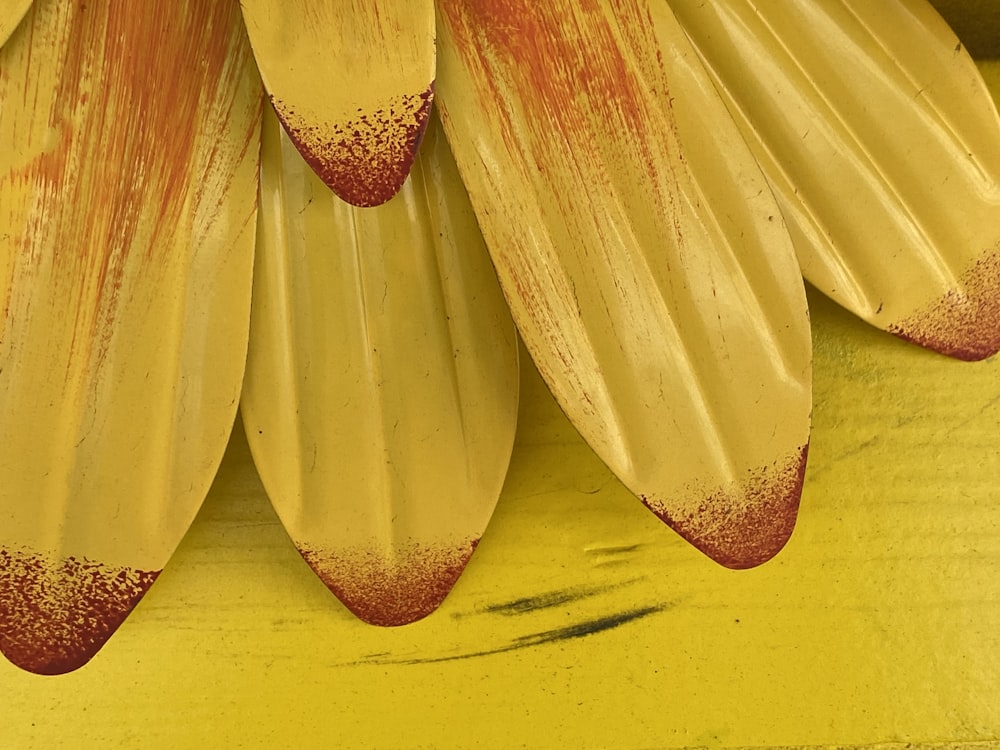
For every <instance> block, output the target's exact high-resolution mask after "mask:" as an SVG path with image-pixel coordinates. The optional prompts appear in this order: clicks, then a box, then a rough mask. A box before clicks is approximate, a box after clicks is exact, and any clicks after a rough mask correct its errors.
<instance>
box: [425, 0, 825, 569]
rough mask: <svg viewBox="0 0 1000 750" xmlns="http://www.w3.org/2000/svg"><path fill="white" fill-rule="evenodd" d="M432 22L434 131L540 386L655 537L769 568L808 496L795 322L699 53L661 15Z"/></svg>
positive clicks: (447, 11) (802, 317)
mask: <svg viewBox="0 0 1000 750" xmlns="http://www.w3.org/2000/svg"><path fill="white" fill-rule="evenodd" d="M438 7H439V13H440V19H441V24H440V28H439V43H440V46H439V50H440V55H441V66H440V71H441V73H440V100H439V101H440V104H441V107H442V111H443V114H442V118H443V120H444V124H445V129H446V132H447V133H448V137H449V140H450V141H451V144H452V147H453V148H454V149H455V154H456V158H457V160H458V164H459V167H460V169H461V171H462V175H463V177H464V179H465V181H466V185H467V186H468V188H469V194H470V197H471V198H472V201H473V205H474V206H475V208H476V212H477V214H478V216H479V220H480V223H481V225H482V228H483V233H484V236H485V237H486V239H487V243H488V246H489V248H490V252H491V254H492V257H493V261H494V264H495V266H496V268H497V273H498V275H499V278H500V281H501V284H502V286H503V288H504V291H505V293H506V295H507V297H508V300H509V301H510V304H511V308H512V311H513V313H514V319H515V321H516V322H517V324H518V327H519V329H520V331H521V334H522V336H523V337H524V340H525V344H526V345H527V348H528V350H529V351H530V352H531V355H532V356H533V357H534V360H535V363H536V364H537V365H538V368H539V370H540V372H541V373H542V376H543V377H544V378H545V380H546V382H547V383H548V385H549V387H550V388H551V390H552V391H553V394H554V395H555V397H556V399H557V400H558V401H559V403H560V405H561V406H562V408H563V409H564V410H565V411H566V413H567V414H568V415H569V417H570V419H572V420H573V422H574V424H575V425H576V427H577V429H579V430H580V432H581V433H582V434H583V436H584V437H585V438H586V439H587V441H588V442H589V443H590V445H591V446H592V447H593V448H594V449H595V451H596V452H597V453H598V455H600V456H601V458H602V459H603V460H604V461H605V462H606V463H607V464H608V466H609V467H610V468H611V469H612V470H613V471H614V472H615V473H616V474H617V476H618V477H619V478H620V479H621V480H622V481H623V482H624V483H625V485H626V486H628V487H629V489H631V490H632V491H633V492H634V493H636V494H637V495H639V496H640V497H642V498H643V500H644V501H645V502H646V503H647V505H649V506H650V508H652V509H654V510H655V511H656V512H657V514H658V515H660V517H661V518H663V519H664V520H665V521H666V522H667V523H669V524H671V525H672V526H673V527H674V528H675V529H677V530H678V531H679V532H680V533H681V534H683V535H684V536H685V537H686V538H687V539H688V540H689V541H691V542H692V543H693V544H694V545H695V546H697V547H699V548H700V549H702V550H703V551H704V552H706V553H707V554H709V555H710V556H712V557H713V558H715V559H716V560H718V561H719V562H722V563H723V564H726V565H730V566H732V567H747V566H749V565H755V564H757V563H760V562H763V561H764V560H765V559H767V558H768V557H770V556H771V555H773V554H774V553H775V552H777V550H778V549H779V548H780V547H781V545H782V544H784V542H785V540H786V539H787V537H788V534H789V533H790V532H791V528H792V525H793V522H794V518H795V515H796V511H797V507H798V501H799V493H800V491H801V481H788V480H787V478H788V477H793V479H794V478H796V477H799V476H800V474H801V466H800V464H802V463H804V457H805V446H806V445H807V443H808V439H809V411H810V400H811V397H810V377H809V375H810V361H811V345H810V337H809V324H808V313H807V310H806V300H805V293H804V289H803V284H802V280H801V276H800V274H799V269H798V265H797V263H796V261H795V257H794V254H793V251H792V247H791V242H790V240H789V238H788V235H787V233H786V231H785V229H784V226H783V224H782V221H781V217H780V214H779V212H778V208H777V206H776V204H775V203H774V199H773V198H772V196H771V194H770V192H769V190H768V189H767V185H766V183H765V181H764V178H763V176H762V175H761V174H760V171H759V170H758V168H757V166H756V163H755V162H754V160H753V157H752V156H751V155H750V153H749V151H748V150H747V148H746V146H745V144H744V143H743V141H742V139H741V137H740V135H739V133H738V132H737V130H736V127H735V125H734V124H733V121H732V118H731V117H730V116H729V114H728V113H727V112H726V110H725V107H724V106H723V104H722V101H721V100H720V99H719V97H718V95H717V94H716V93H715V90H714V88H713V86H712V83H711V81H710V80H709V78H708V74H707V73H706V72H705V71H704V69H703V68H702V66H701V64H700V62H699V60H698V59H697V54H696V53H695V51H694V49H693V48H692V47H691V46H690V44H689V43H688V42H687V40H686V37H685V35H684V33H683V31H682V30H681V29H680V27H679V26H678V25H677V23H676V21H675V20H674V18H673V16H672V15H671V14H670V11H669V9H668V8H667V6H666V4H665V3H662V2H645V1H644V0H615V1H614V2H611V1H604V2H598V1H596V0H587V1H586V2H579V0H563V1H562V2H549V3H533V2H529V1H528V0H448V1H442V2H441V3H439V5H438ZM793 464H794V465H793ZM752 478H759V480H755V481H749V480H750V479H752Z"/></svg>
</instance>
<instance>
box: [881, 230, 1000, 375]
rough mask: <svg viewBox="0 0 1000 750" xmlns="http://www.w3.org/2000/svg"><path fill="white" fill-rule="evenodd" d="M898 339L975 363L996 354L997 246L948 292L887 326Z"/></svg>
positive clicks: (999, 317) (999, 314) (999, 324)
mask: <svg viewBox="0 0 1000 750" xmlns="http://www.w3.org/2000/svg"><path fill="white" fill-rule="evenodd" d="M888 330H889V332H890V333H894V334H896V335H897V336H899V337H900V338H901V339H905V340H906V341H911V342H913V343H915V344H919V345H920V346H925V347H927V348H928V349H933V350H934V351H937V352H941V353H942V354H947V355H948V356H949V357H955V358H956V359H961V360H965V361H967V362H975V361H978V360H981V359H986V358H987V357H990V356H992V355H994V354H996V353H997V352H998V351H1000V244H998V245H997V246H996V247H994V248H993V249H992V250H989V251H988V252H986V253H983V255H981V256H980V257H979V259H978V260H977V261H976V262H975V263H974V264H972V266H971V267H970V268H969V269H968V270H967V271H966V272H965V273H963V274H962V276H961V278H960V279H959V284H958V288H957V289H952V290H951V291H949V292H948V293H947V294H945V295H944V296H942V297H940V298H939V299H937V300H935V301H934V302H932V303H931V304H929V305H928V306H927V307H925V308H924V309H923V310H920V311H918V312H916V313H914V314H913V315H911V316H909V317H907V318H904V319H903V320H901V321H899V322H898V323H894V324H892V325H891V326H889V327H888Z"/></svg>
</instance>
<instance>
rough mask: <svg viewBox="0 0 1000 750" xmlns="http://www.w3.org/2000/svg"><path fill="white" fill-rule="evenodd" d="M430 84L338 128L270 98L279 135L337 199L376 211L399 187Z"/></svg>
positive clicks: (423, 125)
mask: <svg viewBox="0 0 1000 750" xmlns="http://www.w3.org/2000/svg"><path fill="white" fill-rule="evenodd" d="M433 100H434V85H433V84H431V86H430V87H429V88H428V89H427V90H426V91H424V92H423V93H420V94H411V95H406V96H402V97H400V98H398V99H396V100H395V101H391V102H388V103H386V104H385V106H383V107H381V108H379V109H377V110H375V111H372V112H364V111H361V110H358V114H357V117H355V118H353V119H351V120H348V121H346V122H341V123H331V124H316V123H314V122H310V121H307V120H306V119H304V118H303V117H301V116H300V115H298V114H297V113H296V112H295V110H294V109H292V108H290V107H289V106H288V105H287V103H285V102H283V101H282V100H280V99H277V98H272V104H273V105H274V110H275V112H277V114H278V118H279V119H280V120H281V123H282V125H283V126H284V128H285V132H287V133H288V136H289V138H291V140H292V142H293V143H294V144H295V147H296V148H297V149H298V150H299V153H300V154H302V158H303V159H305V160H306V162H307V163H308V164H309V166H311V167H312V169H313V171H314V172H316V174H317V175H319V177H320V179H322V180H323V182H325V183H326V184H327V185H328V186H329V187H330V189H331V190H333V192H334V193H336V194H337V195H338V196H340V197H341V198H342V199H343V200H345V201H347V202H348V203H351V204H352V205H355V206H360V207H362V208H365V207H371V206H379V205H381V204H383V203H385V202H386V201H388V200H389V199H390V198H392V197H393V196H394V195H396V193H398V192H399V190H400V188H402V187H403V183H404V182H406V177H407V175H409V173H410V168H411V167H412V166H413V160H414V159H415V158H416V155H417V149H418V148H419V147H420V141H421V139H422V138H423V135H424V131H425V130H426V129H427V123H428V120H429V119H430V114H431V104H432V102H433Z"/></svg>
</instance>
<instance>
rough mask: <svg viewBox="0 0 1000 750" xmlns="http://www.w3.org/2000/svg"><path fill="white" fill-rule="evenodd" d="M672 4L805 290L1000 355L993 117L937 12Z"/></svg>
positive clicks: (927, 339) (921, 338)
mask: <svg viewBox="0 0 1000 750" xmlns="http://www.w3.org/2000/svg"><path fill="white" fill-rule="evenodd" d="M671 5H672V6H673V8H674V9H675V12H676V13H677V15H678V18H679V19H680V20H681V22H682V23H683V24H684V27H685V29H686V30H687V31H688V32H689V34H690V35H691V37H692V39H694V41H695V43H696V45H697V46H698V49H699V50H700V52H701V53H702V54H703V55H704V56H705V58H706V60H707V61H708V63H709V64H710V66H711V68H712V70H713V71H714V73H715V74H716V75H717V77H718V80H719V84H720V89H722V90H723V91H724V93H725V95H726V97H727V100H728V103H729V106H730V109H731V110H732V111H733V112H734V113H735V114H736V115H737V119H738V121H739V123H740V125H741V126H742V128H743V132H744V134H745V135H746V137H747V140H748V141H749V143H750V144H751V147H752V148H753V149H754V153H755V154H756V156H757V157H758V159H759V160H760V163H761V165H762V166H763V168H764V170H765V172H766V174H767V175H768V178H769V180H770V182H771V185H772V187H773V189H774V190H775V193H776V195H777V196H778V198H779V203H780V204H781V208H782V211H783V213H784V215H785V218H786V220H787V221H788V222H789V227H790V229H791V231H792V235H793V238H794V240H795V246H796V250H797V252H798V255H799V259H800V261H801V264H802V269H803V273H805V275H806V278H808V279H809V281H810V282H812V283H813V284H815V285H816V286H817V287H818V288H819V289H820V290H821V291H823V292H825V293H826V294H828V295H830V296H831V297H832V298H833V299H835V300H836V301H837V302H839V303H840V304H842V305H844V306H845V307H846V308H847V309H849V310H851V311H852V312H854V313H855V314H857V315H859V316H860V317H862V318H864V319H865V320H867V321H868V322H870V323H872V324H873V325H876V326H879V327H881V328H884V329H886V330H888V331H891V332H893V333H895V334H897V335H899V336H901V337H902V338H905V339H908V340H911V341H914V342H916V343H918V344H921V345H923V346H926V347H929V348H931V349H935V350H937V351H940V352H943V353H945V354H949V355H951V356H954V357H958V358H960V359H972V360H974V359H982V358H984V357H988V356H989V355H991V354H993V353H994V352H996V351H997V350H998V349H1000V118H998V117H997V111H996V108H995V107H994V105H993V102H992V100H991V99H990V95H989V93H988V91H987V89H986V87H985V85H984V83H983V81H982V79H981V77H980V76H979V74H978V72H977V70H976V67H975V64H974V63H973V62H972V59H971V58H970V57H969V55H968V54H967V53H966V52H965V49H964V48H963V47H962V45H961V43H960V42H959V40H958V39H957V38H956V37H955V35H954V34H953V33H952V32H951V30H950V29H949V28H948V27H947V26H946V25H945V23H944V22H943V21H942V20H941V18H940V17H938V15H937V14H936V12H935V11H934V10H933V8H932V7H931V6H930V5H929V4H927V3H926V2H925V1H924V0H893V2H879V3H872V2H867V0H844V1H843V2H838V3H816V2H813V1H812V0H793V1H792V2H785V3H780V4H778V3H757V2H751V0H736V2H731V0H710V1H709V2H703V1H702V0H671Z"/></svg>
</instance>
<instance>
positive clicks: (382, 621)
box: [299, 540, 479, 627]
mask: <svg viewBox="0 0 1000 750" xmlns="http://www.w3.org/2000/svg"><path fill="white" fill-rule="evenodd" d="M478 543H479V540H471V541H469V542H467V543H465V544H460V545H458V546H456V547H454V548H451V549H448V548H445V547H442V546H440V545H438V546H435V547H423V548H421V547H413V548H410V549H402V550H397V551H394V552H393V553H392V554H390V555H386V553H385V552H384V551H383V550H379V549H376V550H369V551H366V550H363V549H356V550H338V551H334V552H324V551H322V550H309V549H300V550H299V552H300V553H301V554H302V557H303V559H304V560H305V561H306V562H307V563H309V567H311V568H312V569H313V570H314V571H316V575H318V576H319V577H320V579H321V580H322V581H323V583H325V584H326V587H327V588H328V589H330V591H332V592H333V593H334V594H335V595H336V597H337V598H338V599H340V601H342V602H343V603H344V606H346V607H347V608H348V609H349V610H351V612H353V613H354V614H355V615H357V616H358V617H359V618H360V619H361V620H363V621H365V622H367V623H369V624H371V625H381V626H386V627H391V626H397V625H407V624H409V623H411V622H416V621H417V620H420V619H421V618H424V617H426V616H427V615H429V614H430V613H431V612H433V611H434V610H436V609H437V608H438V607H439V606H441V602H443V601H444V598H445V597H446V596H447V595H448V592H450V591H451V589H452V587H453V586H454V585H455V582H456V581H457V580H458V577H459V576H460V575H461V574H462V571H463V570H465V566H466V563H468V562H469V558H471V557H472V553H473V552H474V551H475V549H476V545H477V544H478Z"/></svg>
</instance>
